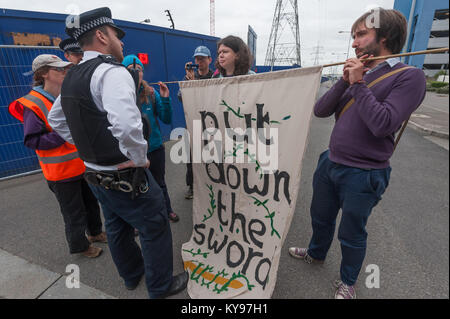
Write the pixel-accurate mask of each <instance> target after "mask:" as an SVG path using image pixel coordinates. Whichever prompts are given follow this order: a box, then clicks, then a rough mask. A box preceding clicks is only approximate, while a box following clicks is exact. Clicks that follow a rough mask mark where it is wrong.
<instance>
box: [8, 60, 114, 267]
mask: <svg viewBox="0 0 450 319" xmlns="http://www.w3.org/2000/svg"><path fill="white" fill-rule="evenodd" d="M71 65H72V63H70V62H64V61H62V60H61V59H60V58H59V57H57V56H56V55H51V54H41V55H39V56H37V57H36V58H35V59H34V60H33V64H32V70H33V72H34V75H33V89H32V90H31V91H30V92H29V93H28V94H27V95H26V96H24V97H21V98H20V99H17V100H16V101H14V102H12V103H11V104H10V105H9V112H10V113H11V115H12V116H14V117H15V118H16V119H18V120H20V121H21V122H23V131H24V144H25V146H27V147H29V148H31V149H33V150H35V151H36V154H37V156H38V159H39V164H40V166H41V168H42V172H43V174H44V177H45V179H46V180H47V184H48V187H49V188H50V190H51V191H52V192H53V193H54V194H55V197H56V199H57V200H58V203H59V206H60V209H61V214H62V216H63V219H64V224H65V233H66V240H67V243H68V245H69V250H70V253H71V254H76V253H81V254H82V255H83V256H86V257H89V258H95V257H98V256H99V255H100V254H101V252H102V249H101V248H100V247H95V246H93V245H91V242H103V243H105V242H106V234H105V233H104V232H102V221H101V218H100V207H99V205H98V202H97V199H96V198H95V196H94V195H93V194H92V192H91V190H90V188H89V186H88V184H87V183H86V182H85V181H84V179H83V174H84V171H85V166H84V164H83V161H82V160H81V159H80V158H79V157H78V153H77V149H76V148H75V146H74V145H72V144H70V143H67V142H66V141H65V140H64V139H63V138H61V136H60V135H59V134H58V133H57V132H55V131H54V130H52V128H51V127H50V125H49V124H48V122H47V116H48V113H49V111H50V110H51V108H52V105H53V102H54V101H55V98H56V97H57V96H58V95H59V93H60V91H61V85H62V83H63V80H64V77H65V75H66V72H67V69H68V68H69V67H70V66H71ZM85 232H87V233H88V234H89V236H88V238H86V234H85Z"/></svg>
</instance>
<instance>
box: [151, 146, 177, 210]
mask: <svg viewBox="0 0 450 319" xmlns="http://www.w3.org/2000/svg"><path fill="white" fill-rule="evenodd" d="M147 158H148V160H149V161H150V167H149V170H150V173H152V176H153V178H154V179H155V181H156V183H157V184H158V185H159V187H161V190H162V191H163V195H164V201H165V203H166V208H167V213H168V214H170V213H172V212H173V209H172V205H171V204H170V197H169V193H168V192H167V185H166V180H165V175H166V152H165V149H164V146H162V147H161V148H158V149H156V150H154V151H153V152H150V153H147Z"/></svg>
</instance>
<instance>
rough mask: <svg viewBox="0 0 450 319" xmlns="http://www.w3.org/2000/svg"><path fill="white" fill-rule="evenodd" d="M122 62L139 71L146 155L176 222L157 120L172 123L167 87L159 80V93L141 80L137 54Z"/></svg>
mask: <svg viewBox="0 0 450 319" xmlns="http://www.w3.org/2000/svg"><path fill="white" fill-rule="evenodd" d="M122 64H123V65H125V67H127V68H133V67H134V65H135V67H136V69H137V70H138V71H139V96H138V97H137V98H138V104H139V105H140V107H141V110H142V113H143V114H145V115H146V116H147V118H148V120H149V124H150V137H149V138H148V153H147V157H148V159H149V160H150V167H149V169H150V172H151V173H152V175H153V177H154V178H155V180H156V182H157V183H158V185H159V186H160V187H161V189H162V191H163V193H164V197H165V201H166V207H167V212H168V214H169V219H170V220H171V221H173V222H177V221H178V220H179V217H178V216H177V214H175V213H174V212H173V209H172V206H171V204H170V198H169V193H168V192H167V186H166V181H165V178H164V175H165V170H166V164H165V161H166V156H165V150H164V145H163V141H162V137H161V130H160V127H159V122H158V118H159V119H160V120H161V121H163V123H165V124H171V123H172V105H171V103H170V97H169V93H170V92H169V89H168V88H167V86H166V85H165V84H164V83H162V82H159V83H158V85H159V91H160V93H158V92H157V91H155V90H154V89H153V88H152V87H151V86H149V85H148V84H147V82H146V81H144V80H143V76H144V65H143V64H142V62H141V61H140V60H139V58H138V57H137V56H135V55H132V54H131V55H127V56H126V57H125V58H124V59H123V61H122Z"/></svg>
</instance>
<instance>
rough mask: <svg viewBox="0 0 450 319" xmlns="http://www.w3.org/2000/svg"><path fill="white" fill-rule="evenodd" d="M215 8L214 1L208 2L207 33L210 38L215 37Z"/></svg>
mask: <svg viewBox="0 0 450 319" xmlns="http://www.w3.org/2000/svg"><path fill="white" fill-rule="evenodd" d="M215 12H216V6H215V3H214V0H209V33H210V35H211V36H213V37H214V36H215V35H216V13H215Z"/></svg>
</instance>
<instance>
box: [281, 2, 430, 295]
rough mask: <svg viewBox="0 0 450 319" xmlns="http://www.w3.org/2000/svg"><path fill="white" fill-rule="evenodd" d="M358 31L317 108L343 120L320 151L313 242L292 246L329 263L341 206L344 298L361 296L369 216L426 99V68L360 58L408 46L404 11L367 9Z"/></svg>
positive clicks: (294, 252)
mask: <svg viewBox="0 0 450 319" xmlns="http://www.w3.org/2000/svg"><path fill="white" fill-rule="evenodd" d="M374 14H375V15H374ZM374 16H375V17H377V18H378V21H375V26H373V25H372V24H371V23H370V22H372V19H371V18H373V17H374ZM377 22H378V23H377ZM377 24H378V25H377ZM351 32H352V36H353V38H354V42H353V48H354V49H355V53H356V56H357V57H356V58H352V59H348V60H347V61H346V63H345V66H344V73H343V78H342V79H341V80H339V81H338V82H337V83H336V84H335V85H334V86H333V87H332V88H331V89H330V90H329V91H328V92H327V93H326V94H325V95H324V96H323V97H322V98H321V99H320V100H319V101H317V103H316V105H315V107H314V114H315V115H316V116H317V117H329V116H331V115H333V114H334V116H335V119H336V123H335V126H334V129H333V132H332V134H331V139H330V144H329V150H327V151H325V152H324V153H322V154H321V155H320V158H319V161H318V165H317V169H316V171H315V173H314V178H313V198H312V202H311V210H310V213H311V220H312V228H313V235H312V238H311V241H310V243H309V246H308V248H298V247H291V248H289V253H290V254H291V256H293V257H295V258H299V259H303V260H304V261H305V262H307V263H323V261H324V260H325V257H326V254H327V252H328V250H329V248H330V246H331V242H332V241H333V236H334V231H335V226H336V217H337V214H338V212H339V210H340V209H342V219H341V222H340V225H339V230H338V239H339V241H340V243H341V252H342V260H341V268H340V277H341V278H340V279H339V280H336V281H335V283H334V284H335V287H336V289H337V290H336V294H335V298H337V299H353V298H355V297H356V292H355V288H354V285H355V283H356V280H357V278H358V275H359V272H360V270H361V266H362V264H363V261H364V257H365V254H366V243H367V232H366V224H367V219H368V218H369V215H370V213H371V211H372V209H373V208H374V207H375V206H376V205H377V203H378V202H379V201H380V199H381V195H383V193H384V191H385V190H386V188H387V186H388V184H389V177H390V173H391V167H390V166H389V165H390V164H389V159H390V157H391V156H392V154H393V152H394V139H395V134H396V132H397V131H398V130H399V129H400V127H401V126H402V123H403V122H404V121H407V120H408V119H409V117H410V115H411V113H412V112H414V110H416V109H417V107H418V106H419V105H420V104H421V103H422V101H423V99H424V97H425V88H426V82H425V76H424V73H423V71H422V70H419V69H417V68H413V67H408V66H407V65H405V64H403V63H401V62H400V60H399V59H398V58H397V59H395V58H392V59H384V60H373V61H370V62H367V61H366V63H363V62H361V60H362V59H364V58H367V57H372V56H374V57H377V56H386V55H392V54H396V53H400V52H401V50H402V48H403V45H404V43H405V40H406V19H405V17H404V16H403V15H402V14H401V13H400V12H398V11H395V10H384V9H382V8H378V9H376V10H375V13H373V12H368V13H366V14H364V15H363V16H361V17H360V18H359V19H358V20H357V21H356V22H355V23H354V24H353V26H352V30H351ZM384 75H385V76H386V77H385V78H383V79H381V80H380V81H379V82H378V83H376V84H375V85H373V87H371V88H370V89H369V88H368V85H369V84H370V83H372V82H373V81H374V80H377V79H380V78H381V77H382V76H384ZM352 99H353V101H352V102H350V103H349V101H351V100H352ZM350 104H351V105H350ZM346 105H350V107H346ZM343 110H344V112H343Z"/></svg>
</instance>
